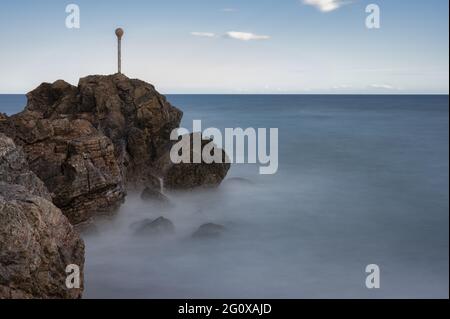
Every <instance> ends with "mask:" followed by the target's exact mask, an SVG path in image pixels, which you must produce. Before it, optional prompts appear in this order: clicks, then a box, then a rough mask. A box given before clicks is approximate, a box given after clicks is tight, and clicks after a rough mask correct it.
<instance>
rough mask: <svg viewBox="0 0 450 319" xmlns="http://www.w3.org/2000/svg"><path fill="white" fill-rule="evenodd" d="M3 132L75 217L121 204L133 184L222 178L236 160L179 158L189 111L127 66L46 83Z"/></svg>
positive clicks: (203, 182) (1, 120) (177, 184)
mask: <svg viewBox="0 0 450 319" xmlns="http://www.w3.org/2000/svg"><path fill="white" fill-rule="evenodd" d="M27 97H28V103H27V106H26V108H25V110H24V111H23V112H21V113H19V114H16V115H13V116H11V117H7V116H5V115H1V116H0V132H3V133H5V134H6V135H8V136H10V137H11V138H13V139H14V141H15V143H16V144H17V145H20V146H21V147H22V148H23V149H24V151H25V154H26V157H27V161H28V163H29V166H30V168H31V170H32V171H33V172H34V173H35V174H36V175H37V176H38V177H39V178H40V179H41V180H42V181H43V182H44V184H45V185H46V187H47V188H48V190H49V191H50V193H52V199H53V203H54V204H55V205H56V206H57V207H59V208H60V209H61V210H62V211H63V212H64V214H65V215H66V216H67V217H68V218H69V219H70V221H71V222H72V223H74V224H77V223H80V222H82V221H85V220H88V219H89V218H90V217H91V216H92V215H93V214H95V213H96V212H98V211H105V210H108V211H109V210H111V209H113V208H114V207H117V206H118V205H120V203H121V202H122V201H123V199H124V197H125V195H126V189H127V188H129V187H134V188H140V189H141V188H142V187H144V186H148V185H153V184H155V180H157V179H159V178H161V179H163V180H164V184H165V185H167V186H168V188H172V189H186V188H194V187H199V186H216V185H218V184H219V183H220V182H221V181H222V179H223V178H224V177H225V175H226V173H227V171H228V169H229V164H206V163H199V164H176V165H175V164H172V163H171V162H170V158H169V156H168V153H169V151H170V148H171V146H172V145H173V142H172V141H170V133H171V131H172V130H173V129H175V128H177V127H178V126H179V124H180V121H181V118H182V112H181V111H180V110H178V109H177V108H175V107H173V106H172V105H171V104H170V103H169V102H167V100H166V98H165V97H164V96H163V95H161V94H159V93H158V92H157V91H156V90H155V88H154V87H153V86H152V85H150V84H148V83H145V82H143V81H140V80H135V79H129V78H128V77H126V76H125V75H123V74H114V75H108V76H100V75H94V76H88V77H85V78H82V79H80V81H79V83H78V86H77V87H75V86H72V85H70V84H68V83H66V82H64V81H62V80H59V81H56V82H54V83H53V84H49V83H43V84H41V85H40V86H39V87H38V88H36V89H35V90H33V91H31V92H30V93H28V95H27Z"/></svg>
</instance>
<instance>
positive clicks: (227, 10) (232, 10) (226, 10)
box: [221, 8, 237, 12]
mask: <svg viewBox="0 0 450 319" xmlns="http://www.w3.org/2000/svg"><path fill="white" fill-rule="evenodd" d="M221 11H222V12H236V11H237V10H236V9H234V8H223V9H222V10H221Z"/></svg>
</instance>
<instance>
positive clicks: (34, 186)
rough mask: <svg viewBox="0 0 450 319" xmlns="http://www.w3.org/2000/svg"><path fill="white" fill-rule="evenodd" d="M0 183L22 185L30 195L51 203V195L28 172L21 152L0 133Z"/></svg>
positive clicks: (37, 179)
mask: <svg viewBox="0 0 450 319" xmlns="http://www.w3.org/2000/svg"><path fill="white" fill-rule="evenodd" d="M0 181H3V182H5V183H7V184H17V185H22V186H24V187H25V188H26V189H28V191H29V192H30V193H31V194H33V195H36V196H40V197H43V198H45V199H47V200H50V201H51V195H50V193H49V191H48V190H47V188H46V187H45V185H44V183H43V182H42V181H41V180H40V179H39V178H38V177H37V176H36V174H34V173H33V172H31V171H30V168H29V167H28V162H27V161H26V159H25V154H24V153H23V151H22V150H21V149H20V148H17V147H16V145H15V144H14V142H13V140H12V139H10V138H8V137H7V136H5V135H4V134H2V133H0Z"/></svg>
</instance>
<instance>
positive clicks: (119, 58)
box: [116, 28, 124, 73]
mask: <svg viewBox="0 0 450 319" xmlns="http://www.w3.org/2000/svg"><path fill="white" fill-rule="evenodd" d="M123 33H124V32H123V30H122V29H121V28H117V29H116V36H117V69H118V72H119V73H122V36H123Z"/></svg>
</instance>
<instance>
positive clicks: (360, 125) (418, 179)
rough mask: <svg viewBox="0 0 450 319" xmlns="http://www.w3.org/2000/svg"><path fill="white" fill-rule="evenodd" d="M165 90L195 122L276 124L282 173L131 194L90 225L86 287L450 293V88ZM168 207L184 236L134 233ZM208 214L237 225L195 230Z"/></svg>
mask: <svg viewBox="0 0 450 319" xmlns="http://www.w3.org/2000/svg"><path fill="white" fill-rule="evenodd" d="M168 99H169V101H170V102H171V103H172V104H174V105H176V106H178V107H180V108H181V109H182V110H183V111H184V118H183V123H182V126H183V127H186V128H188V129H190V128H191V126H192V120H193V119H196V120H202V124H203V126H204V128H207V127H217V128H220V129H224V128H225V127H232V128H234V127H242V128H247V127H254V128H258V127H266V128H270V127H276V128H279V170H278V173H277V174H276V175H268V176H262V175H259V174H258V165H237V164H236V165H232V168H231V170H230V172H229V174H228V176H227V179H230V180H225V181H224V183H223V184H222V185H221V187H219V188H218V189H215V190H207V191H195V192H186V193H166V195H167V196H168V197H169V198H170V200H171V202H172V205H171V206H170V207H161V206H160V205H157V204H152V203H148V202H143V201H142V200H141V199H140V196H139V194H129V195H128V197H127V200H126V202H125V204H124V205H123V206H122V207H121V209H120V210H119V212H117V213H116V214H114V215H112V216H109V217H102V218H97V220H96V221H95V223H94V224H93V226H90V227H88V228H87V229H86V230H85V231H84V232H83V234H82V236H83V238H84V240H85V243H86V265H85V295H84V296H85V297H86V298H96V297H100V298H108V297H117V298H351V297H356V298H390V297H402V298H410V297H423V298H431V297H445V298H448V288H449V286H448V279H449V278H448V271H449V268H448V267H449V256H448V249H449V229H448V227H449V226H448V225H449V224H448V222H449V220H448V217H449V216H448V209H449V187H448V185H449V184H448V180H449V169H448V156H449V140H448V137H449V135H448V132H449V131H448V130H449V126H448V125H449V123H448V121H449V114H448V111H449V110H448V96H264V95H259V96H206V95H203V96H184V95H174V96H168ZM0 101H1V100H0ZM0 105H2V104H1V103H0ZM241 155H242V154H241ZM234 177H239V178H245V179H246V180H236V179H233V178H234ZM160 216H164V217H166V218H168V219H170V220H171V221H172V222H173V223H174V225H175V228H176V232H175V234H174V235H172V236H170V235H168V236H163V237H141V236H139V237H137V236H135V235H134V233H133V228H132V227H131V225H132V224H133V223H135V222H137V221H141V220H143V219H154V218H158V217H160ZM208 222H213V223H217V224H222V225H224V226H226V227H227V232H226V233H225V234H224V235H223V236H222V237H219V238H212V239H193V238H191V235H192V233H193V232H194V231H195V230H197V229H198V227H199V226H200V225H202V224H204V223H208ZM368 264H377V265H379V266H380V269H381V289H378V290H376V289H375V290H368V289H367V288H366V287H365V279H366V273H365V267H366V265H368Z"/></svg>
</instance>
